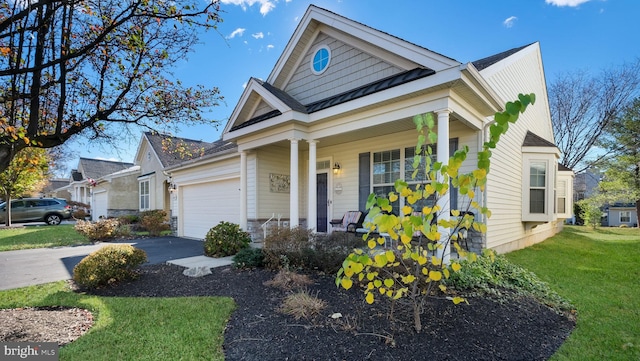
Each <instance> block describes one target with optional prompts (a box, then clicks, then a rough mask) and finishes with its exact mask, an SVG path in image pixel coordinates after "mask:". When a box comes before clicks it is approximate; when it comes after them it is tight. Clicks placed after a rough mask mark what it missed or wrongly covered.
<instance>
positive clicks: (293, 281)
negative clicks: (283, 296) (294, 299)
mask: <svg viewBox="0 0 640 361" xmlns="http://www.w3.org/2000/svg"><path fill="white" fill-rule="evenodd" d="M312 283H313V281H311V279H310V278H309V276H307V275H301V274H298V273H295V272H291V271H287V270H280V272H278V274H276V276H275V277H274V278H272V279H270V280H268V281H266V282H265V283H264V285H265V286H269V287H275V288H278V289H281V290H283V291H291V290H294V289H298V288H302V287H305V286H309V285H311V284H312Z"/></svg>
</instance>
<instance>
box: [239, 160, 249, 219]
mask: <svg viewBox="0 0 640 361" xmlns="http://www.w3.org/2000/svg"><path fill="white" fill-rule="evenodd" d="M240 229H242V230H243V231H246V230H247V152H245V151H242V152H240Z"/></svg>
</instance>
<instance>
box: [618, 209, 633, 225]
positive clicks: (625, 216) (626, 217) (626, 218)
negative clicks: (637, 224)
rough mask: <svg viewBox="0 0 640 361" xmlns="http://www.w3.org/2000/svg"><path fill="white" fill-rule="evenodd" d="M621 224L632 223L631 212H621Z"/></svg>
mask: <svg viewBox="0 0 640 361" xmlns="http://www.w3.org/2000/svg"><path fill="white" fill-rule="evenodd" d="M620 223H631V211H620Z"/></svg>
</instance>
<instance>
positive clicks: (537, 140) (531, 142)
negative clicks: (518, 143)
mask: <svg viewBox="0 0 640 361" xmlns="http://www.w3.org/2000/svg"><path fill="white" fill-rule="evenodd" d="M522 146H523V147H555V146H556V145H555V144H553V143H551V142H550V141H548V140H546V139H544V138H542V137H541V136H539V135H536V134H534V133H532V132H531V131H527V135H526V136H525V137H524V142H522Z"/></svg>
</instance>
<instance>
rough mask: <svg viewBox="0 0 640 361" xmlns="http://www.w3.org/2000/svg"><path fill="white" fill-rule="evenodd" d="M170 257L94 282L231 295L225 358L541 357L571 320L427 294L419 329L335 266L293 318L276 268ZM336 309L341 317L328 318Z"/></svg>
mask: <svg viewBox="0 0 640 361" xmlns="http://www.w3.org/2000/svg"><path fill="white" fill-rule="evenodd" d="M183 270H184V268H182V267H179V266H173V265H152V266H145V267H142V274H141V276H140V278H139V279H137V280H135V281H132V282H129V283H123V284H120V285H118V286H116V287H110V288H105V289H100V290H96V291H93V292H92V293H94V294H98V295H102V296H125V297H126V296H131V297H180V296H230V297H233V299H234V300H235V302H236V303H237V306H238V307H237V309H236V311H235V312H234V313H233V315H232V316H231V319H230V320H229V323H228V325H227V329H226V331H225V335H224V337H225V342H224V353H225V360H227V361H233V360H247V361H248V360H260V361H263V360H403V361H405V360H528V361H531V360H546V359H548V358H549V357H550V356H551V355H552V354H553V353H554V352H555V351H556V350H557V349H558V347H559V346H560V345H561V344H562V342H563V341H564V340H565V339H566V338H567V336H568V335H569V334H570V332H571V331H572V329H573V327H574V326H575V323H574V321H573V320H570V319H569V318H567V317H565V316H563V315H559V314H558V313H556V312H554V311H553V310H551V309H549V308H547V307H546V306H543V305H541V304H539V303H537V302H536V301H533V300H529V299H518V300H509V301H503V302H498V301H496V300H492V299H489V298H470V299H469V304H468V305H467V304H460V305H454V304H453V303H452V302H451V301H449V300H446V299H435V298H434V299H431V300H430V303H429V305H428V307H427V308H426V310H425V312H424V314H423V315H422V324H423V330H422V332H421V333H419V334H417V333H415V332H414V331H413V328H412V326H413V321H412V318H411V315H409V314H408V312H402V311H403V310H402V307H398V306H396V308H395V312H394V317H393V319H392V320H390V319H389V318H388V314H389V312H388V311H389V305H388V303H386V302H376V303H375V304H374V305H372V306H371V305H367V304H366V303H365V302H364V297H363V295H362V293H361V292H360V291H359V290H356V289H355V288H356V287H354V288H353V289H351V290H349V291H345V290H342V289H338V288H337V287H336V285H335V283H334V278H333V276H332V275H322V274H313V275H310V276H311V278H312V280H313V281H314V283H313V284H312V285H310V286H308V287H307V289H308V290H309V291H310V292H311V294H317V296H318V297H319V298H321V299H322V300H325V301H326V302H327V304H328V306H327V308H326V309H325V310H324V311H323V313H322V315H320V316H317V317H314V318H312V319H310V320H307V319H300V320H296V319H295V318H293V317H292V316H289V315H285V314H283V313H281V312H279V311H278V309H279V308H280V306H281V303H282V300H283V298H284V297H285V296H286V294H287V293H286V292H285V291H282V290H279V289H276V288H273V287H268V286H265V285H264V284H263V283H264V282H265V281H267V280H270V279H272V278H273V277H274V276H275V273H273V272H271V271H268V270H264V269H257V270H251V271H246V270H244V271H243V270H236V269H234V268H231V267H222V268H215V269H213V270H212V272H213V274H211V275H207V276H204V277H199V278H190V277H186V276H184V275H183V274H182V272H183ZM335 313H340V314H342V317H340V318H336V319H334V318H332V317H331V315H333V314H335Z"/></svg>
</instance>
